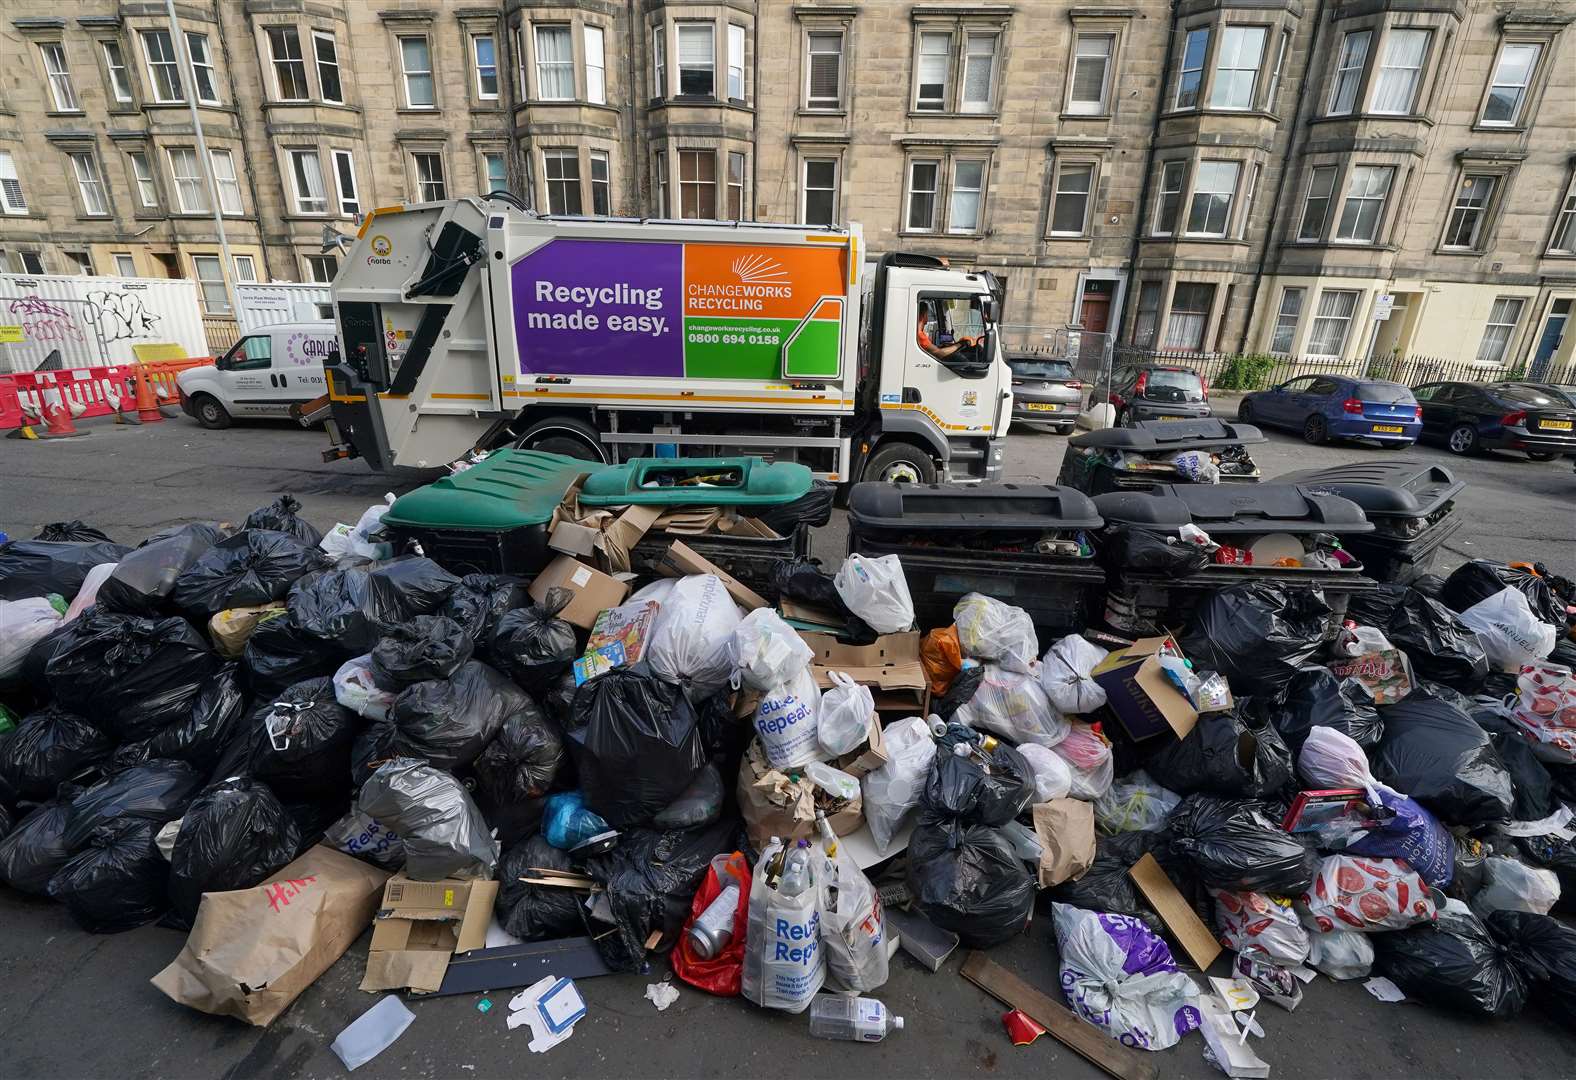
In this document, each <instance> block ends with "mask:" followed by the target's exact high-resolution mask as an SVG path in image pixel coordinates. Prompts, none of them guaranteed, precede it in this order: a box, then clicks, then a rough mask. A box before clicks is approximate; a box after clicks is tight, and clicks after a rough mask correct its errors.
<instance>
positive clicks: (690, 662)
mask: <svg viewBox="0 0 1576 1080" xmlns="http://www.w3.org/2000/svg"><path fill="white" fill-rule="evenodd" d="M740 621H741V620H740V616H739V605H737V604H735V603H734V602H733V597H731V596H729V595H728V590H727V587H726V586H724V585H723V583H722V580H721V579H720V578H718V577H717V576H716V575H714V574H691V575H690V576H688V577H683V578H680V579H679V580H678V582H677V583H676V584H675V585H674V586H673V591H672V592H670V593H669V594H668V598H667V599H666V600H664V601H662V606H661V607H660V608H658V609H657V617H656V619H655V620H653V622H652V627H651V639H650V640H649V641H647V642H646V663H647V664H649V665H650V667H651V670H652V672H653V673H654V674H656V675H657V676H659V677H660V678H664V679H667V680H668V681H669V682H676V683H688V684H690V685H692V686H695V687H697V688H699V689H702V690H707V689H711V690H715V689H718V688H720V687H722V686H725V685H727V683H728V680H729V679H730V678H731V677H732V675H733V663H732V661H731V660H729V659H728V642H729V640H730V639H731V638H732V637H733V631H734V629H735V628H737V627H738V625H739V622H740Z"/></svg>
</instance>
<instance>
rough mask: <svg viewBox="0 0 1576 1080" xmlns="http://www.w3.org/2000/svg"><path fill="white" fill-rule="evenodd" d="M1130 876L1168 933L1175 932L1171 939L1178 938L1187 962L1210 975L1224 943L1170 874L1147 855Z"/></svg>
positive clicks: (1134, 865) (1136, 864)
mask: <svg viewBox="0 0 1576 1080" xmlns="http://www.w3.org/2000/svg"><path fill="white" fill-rule="evenodd" d="M1127 876H1128V877H1130V878H1132V879H1133V884H1134V885H1137V886H1138V891H1139V892H1141V893H1143V894H1144V899H1145V900H1148V901H1149V906H1150V907H1152V908H1154V909H1155V913H1156V914H1157V915H1159V916H1160V921H1161V922H1163V923H1165V924H1166V929H1167V930H1169V931H1171V936H1172V937H1174V938H1176V941H1177V944H1178V945H1180V946H1182V951H1183V952H1185V953H1187V958H1188V959H1189V960H1191V961H1193V964H1194V966H1196V967H1197V968H1198V969H1199V970H1200V971H1208V970H1209V965H1211V964H1213V963H1214V962H1215V957H1217V956H1219V955H1220V942H1219V941H1217V940H1215V935H1214V934H1211V933H1210V932H1209V927H1207V926H1205V925H1204V920H1202V919H1200V918H1199V917H1198V915H1197V914H1196V913H1195V912H1194V911H1193V909H1192V907H1191V906H1189V905H1188V902H1187V901H1186V900H1184V899H1182V894H1181V893H1179V892H1177V887H1176V886H1175V885H1173V884H1171V879H1170V878H1168V877H1166V872H1165V871H1164V870H1162V869H1161V868H1160V864H1159V863H1158V862H1156V861H1155V857H1154V856H1153V855H1149V854H1146V855H1145V856H1144V857H1143V858H1142V859H1139V860H1138V861H1137V862H1136V863H1134V864H1133V866H1132V868H1131V869H1130V870H1128V872H1127Z"/></svg>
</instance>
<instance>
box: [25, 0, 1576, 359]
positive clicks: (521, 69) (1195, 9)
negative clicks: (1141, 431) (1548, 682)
mask: <svg viewBox="0 0 1576 1080" xmlns="http://www.w3.org/2000/svg"><path fill="white" fill-rule="evenodd" d="M176 11H177V13H178V17H179V23H180V33H179V35H175V36H174V37H172V35H171V33H170V28H169V25H168V22H167V16H166V11H165V7H164V4H163V3H160V2H145V0H139V2H131V0H124V2H118V3H117V2H115V0H65V2H62V0H52V2H46V0H9V2H8V3H7V4H5V6H4V13H3V15H0V55H3V56H4V59H5V63H4V67H3V69H0V263H3V264H4V265H5V267H6V268H7V269H10V270H13V271H19V272H24V273H76V272H84V273H88V272H91V273H96V274H128V275H131V274H135V275H153V276H165V275H179V276H185V277H192V278H196V279H198V280H199V281H200V282H201V283H202V285H203V295H204V296H205V298H206V302H207V304H208V305H209V307H210V310H212V311H214V312H222V311H223V310H224V305H225V304H226V303H227V299H226V290H225V285H224V282H225V279H227V278H233V279H242V280H250V279H253V278H255V279H257V280H271V279H281V280H309V281H310V280H317V281H326V280H329V279H330V278H331V276H332V274H333V272H334V270H335V258H334V256H333V255H323V254H322V253H321V250H320V249H321V241H322V236H323V231H324V229H323V227H324V225H331V226H333V227H334V228H335V229H337V230H338V231H341V232H352V231H353V230H354V227H355V219H356V216H357V215H358V214H360V213H363V212H365V211H367V210H369V209H371V208H372V207H375V206H379V205H388V204H391V203H397V202H400V201H403V200H422V199H441V198H445V197H450V196H455V195H461V194H467V193H475V192H478V191H483V190H488V189H492V188H498V187H508V188H509V189H510V190H512V191H514V192H515V193H517V194H519V195H520V196H522V197H523V198H524V199H526V200H527V201H528V202H529V203H530V204H531V205H533V206H534V207H536V208H537V209H539V210H541V211H543V212H551V213H558V214H566V213H567V214H606V213H611V214H620V215H630V216H670V217H686V218H724V219H731V218H757V219H766V220H773V221H787V220H798V221H804V222H838V223H842V222H849V221H854V222H859V223H860V224H861V225H863V227H864V230H865V237H866V249H867V250H868V251H869V252H872V253H878V252H882V251H886V250H890V249H893V248H900V247H901V248H906V249H911V250H915V251H922V252H930V253H934V254H940V255H946V256H948V257H949V258H951V259H953V260H955V261H956V262H958V263H961V264H966V265H972V266H982V267H989V268H990V269H992V270H993V271H994V272H996V273H997V274H999V275H1001V276H1002V277H1004V278H1005V280H1006V288H1007V300H1006V305H1005V314H1006V320H1007V321H1008V322H1011V323H1023V324H1034V325H1037V326H1064V325H1066V324H1069V323H1081V324H1082V325H1084V326H1085V327H1087V328H1090V329H1109V330H1110V331H1112V332H1116V333H1119V334H1120V337H1121V340H1122V341H1124V342H1132V343H1136V344H1139V345H1144V346H1149V347H1153V348H1162V349H1167V350H1172V349H1175V350H1200V351H1211V350H1220V351H1244V350H1255V351H1274V352H1278V353H1285V354H1292V355H1297V356H1302V357H1307V358H1312V359H1314V360H1333V359H1336V358H1343V359H1352V358H1354V357H1356V356H1358V355H1359V354H1360V353H1363V352H1364V350H1370V349H1371V350H1372V351H1373V352H1375V353H1389V352H1392V351H1395V352H1400V353H1404V354H1408V355H1430V356H1437V357H1439V358H1441V359H1445V360H1450V361H1462V362H1469V363H1470V362H1473V361H1479V362H1482V363H1484V364H1515V363H1523V362H1525V363H1533V364H1535V365H1536V364H1539V363H1545V364H1546V363H1548V362H1549V361H1551V360H1552V361H1553V363H1554V364H1556V365H1559V366H1563V365H1564V364H1565V363H1566V362H1567V361H1568V360H1569V359H1570V357H1571V354H1572V348H1573V343H1576V333H1573V332H1567V331H1566V325H1567V323H1568V322H1569V320H1570V318H1571V308H1572V304H1573V301H1576V187H1573V176H1572V174H1573V166H1576V40H1573V39H1576V31H1573V30H1572V28H1571V23H1572V21H1573V20H1576V0H1493V2H1490V0H1178V2H1176V3H1174V4H1172V5H1165V4H1160V3H1155V2H1153V0H1128V2H1126V3H1122V2H1117V3H1111V4H1104V5H1099V4H1096V3H1095V2H1094V0H1088V2H1087V4H1080V3H1077V2H1064V0H1013V2H1007V3H997V2H979V3H969V2H964V3H957V2H940V0H858V2H855V3H834V2H830V0H798V2H795V0H726V2H722V3H678V2H667V0H578V2H574V0H562V2H552V0H501V2H498V0H494V2H491V3H485V2H482V0H410V2H405V0H177V3H176ZM182 39H183V40H182ZM183 50H185V51H189V53H190V59H191V62H192V65H193V66H192V68H191V69H190V71H188V68H187V66H186V63H185V57H184V56H183V55H182V53H183ZM189 97H194V98H195V101H196V104H197V111H198V115H199V116H200V118H201V123H202V127H203V132H204V134H205V136H206V140H207V145H208V149H209V153H210V157H211V167H212V172H213V174H214V180H215V187H216V189H217V202H218V203H219V206H220V209H221V211H222V213H223V215H224V219H225V222H226V226H225V228H226V233H227V235H228V237H229V240H230V246H231V251H232V254H233V265H230V266H225V265H224V264H223V263H224V260H223V259H222V258H221V257H220V255H219V248H218V244H217V239H218V237H217V233H216V229H215V225H214V221H213V216H212V207H211V201H212V200H213V199H214V194H213V192H211V191H210V188H209V183H208V180H207V173H206V170H204V169H203V168H202V167H201V162H200V161H199V158H198V152H197V149H196V147H195V145H194V139H193V132H192V120H191V113H190V111H189V106H188V104H187V99H188V98H189ZM1382 293H1389V294H1391V295H1392V296H1394V298H1395V301H1394V302H1395V314H1394V316H1393V317H1391V318H1390V319H1389V320H1388V321H1386V322H1383V323H1380V324H1379V325H1378V328H1377V331H1376V332H1374V331H1373V330H1372V327H1373V324H1372V322H1371V321H1370V316H1371V312H1372V309H1373V304H1374V302H1375V299H1376V298H1377V297H1378V296H1379V295H1381V294H1382ZM1370 335H1372V336H1370Z"/></svg>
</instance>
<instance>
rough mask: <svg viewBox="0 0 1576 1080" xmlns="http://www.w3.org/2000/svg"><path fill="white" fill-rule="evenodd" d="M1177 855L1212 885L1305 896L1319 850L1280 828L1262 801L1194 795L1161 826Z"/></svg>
mask: <svg viewBox="0 0 1576 1080" xmlns="http://www.w3.org/2000/svg"><path fill="white" fill-rule="evenodd" d="M1162 831H1163V832H1164V834H1165V837H1166V847H1167V849H1168V851H1169V852H1170V853H1171V855H1172V856H1173V857H1175V858H1176V859H1177V860H1178V861H1180V862H1185V863H1186V864H1188V865H1189V866H1191V868H1192V870H1193V876H1195V877H1197V878H1198V880H1199V881H1200V882H1201V883H1202V884H1204V885H1205V886H1207V887H1209V888H1211V889H1224V890H1227V891H1228V892H1262V893H1269V894H1271V895H1272V896H1301V895H1302V894H1303V893H1304V892H1306V891H1307V890H1308V887H1309V886H1311V885H1312V884H1313V879H1314V876H1315V875H1316V874H1317V873H1318V870H1319V856H1318V853H1317V852H1315V851H1314V850H1313V849H1312V848H1310V847H1307V846H1306V845H1304V844H1303V842H1302V841H1301V840H1299V839H1297V838H1296V837H1295V836H1292V835H1291V834H1290V833H1288V832H1287V831H1286V830H1285V829H1283V828H1281V827H1280V825H1279V824H1277V823H1276V821H1275V820H1274V819H1273V818H1271V816H1270V814H1269V811H1268V808H1267V807H1266V806H1265V805H1264V804H1263V803H1257V802H1247V801H1242V800H1237V799H1217V798H1214V797H1212V796H1209V795H1189V796H1188V797H1187V798H1185V799H1183V800H1182V801H1181V802H1180V803H1178V804H1177V806H1176V809H1174V810H1172V811H1171V816H1170V817H1168V818H1167V819H1166V824H1165V828H1164V829H1163V830H1162Z"/></svg>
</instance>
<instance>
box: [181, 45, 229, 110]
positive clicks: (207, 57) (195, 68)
mask: <svg viewBox="0 0 1576 1080" xmlns="http://www.w3.org/2000/svg"><path fill="white" fill-rule="evenodd" d="M185 35H186V56H187V59H189V60H190V61H191V71H192V82H193V83H194V84H195V85H193V86H192V93H193V94H195V95H196V97H197V104H199V105H215V106H222V105H223V104H224V99H222V98H221V97H220V96H219V69H218V67H216V66H215V65H214V62H213V52H212V51H211V50H210V49H209V48H208V35H207V34H204V33H201V32H199V31H196V30H187V31H185ZM194 41H200V42H202V54H203V62H202V63H198V62H197V50H196V49H193V48H192V44H193V42H194ZM204 74H206V75H207V76H208V88H209V89H210V90H212V91H213V96H212V97H203V88H202V84H203V79H202V76H203V75H204Z"/></svg>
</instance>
